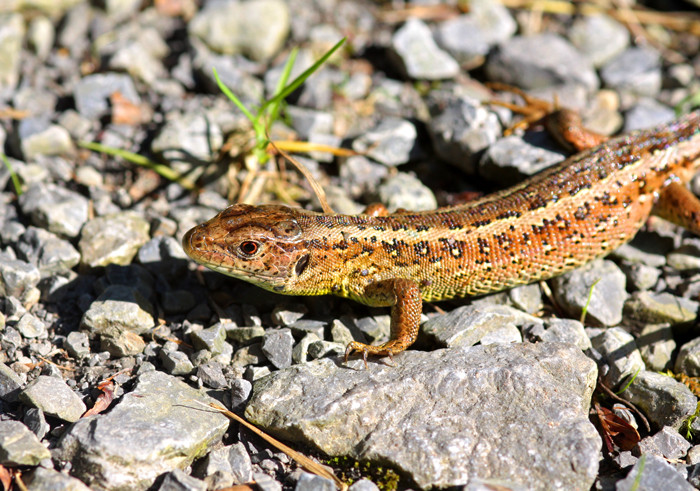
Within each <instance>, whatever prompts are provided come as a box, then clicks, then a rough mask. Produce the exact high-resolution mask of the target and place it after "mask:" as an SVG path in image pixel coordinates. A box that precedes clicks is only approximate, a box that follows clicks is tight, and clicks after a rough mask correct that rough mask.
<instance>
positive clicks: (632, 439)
mask: <svg viewBox="0 0 700 491" xmlns="http://www.w3.org/2000/svg"><path fill="white" fill-rule="evenodd" d="M593 408H594V409H595V412H596V415H597V416H598V422H599V423H600V426H601V429H602V430H603V440H604V441H605V446H606V447H607V449H608V452H611V453H612V452H613V451H614V450H615V448H614V446H613V443H614V444H615V445H617V447H618V448H620V449H621V450H632V449H633V448H634V447H635V446H636V445H637V443H639V441H640V440H641V437H640V436H639V432H637V429H636V428H635V427H634V426H632V425H631V424H630V423H629V422H627V421H626V420H624V419H623V418H621V417H620V416H618V415H617V414H615V413H614V412H613V411H611V410H610V409H608V408H606V407H602V406H601V405H599V404H598V403H597V402H596V403H594V404H593Z"/></svg>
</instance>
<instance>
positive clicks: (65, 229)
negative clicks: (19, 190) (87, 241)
mask: <svg viewBox="0 0 700 491" xmlns="http://www.w3.org/2000/svg"><path fill="white" fill-rule="evenodd" d="M19 204H20V206H21V207H22V213H24V214H25V215H28V216H29V217H30V218H31V220H32V223H33V224H34V225H36V226H37V227H39V228H43V229H46V230H48V231H49V232H53V233H54V234H57V235H59V236H63V237H68V238H74V237H77V236H78V234H79V233H80V229H81V228H82V227H83V225H84V224H85V222H87V219H88V200H87V198H85V197H84V196H82V195H80V194H78V193H76V192H74V191H70V190H69V189H66V188H64V187H59V186H58V185H56V184H44V183H36V184H33V185H31V186H30V187H29V189H27V191H26V192H25V193H23V194H22V195H21V196H20V197H19Z"/></svg>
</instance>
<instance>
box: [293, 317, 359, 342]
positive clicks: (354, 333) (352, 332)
mask: <svg viewBox="0 0 700 491" xmlns="http://www.w3.org/2000/svg"><path fill="white" fill-rule="evenodd" d="M361 335H362V333H361V332H360V330H359V329H357V327H355V326H354V324H351V325H346V324H345V323H344V322H343V321H342V320H341V319H333V324H332V325H331V340H332V341H333V342H336V343H341V344H348V343H350V342H352V341H354V340H355V339H356V337H361ZM307 336H309V337H314V338H316V340H318V338H317V337H316V335H315V334H312V333H309V334H308V335H307Z"/></svg>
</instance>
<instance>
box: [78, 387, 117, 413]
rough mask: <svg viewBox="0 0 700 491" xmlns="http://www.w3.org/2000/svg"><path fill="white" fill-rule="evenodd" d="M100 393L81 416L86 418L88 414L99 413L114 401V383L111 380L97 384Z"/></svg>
mask: <svg viewBox="0 0 700 491" xmlns="http://www.w3.org/2000/svg"><path fill="white" fill-rule="evenodd" d="M97 388H98V389H100V390H101V391H102V393H101V394H100V395H99V396H98V397H97V400H96V401H95V404H94V405H93V406H92V407H91V408H90V409H88V410H87V411H85V414H83V415H82V416H81V418H87V417H88V416H94V415H95V414H100V413H101V412H102V411H104V410H106V409H107V408H108V407H109V406H110V404H112V401H114V390H113V389H114V383H113V382H112V381H111V380H109V379H108V380H107V381H105V382H102V383H101V384H100V385H98V386H97Z"/></svg>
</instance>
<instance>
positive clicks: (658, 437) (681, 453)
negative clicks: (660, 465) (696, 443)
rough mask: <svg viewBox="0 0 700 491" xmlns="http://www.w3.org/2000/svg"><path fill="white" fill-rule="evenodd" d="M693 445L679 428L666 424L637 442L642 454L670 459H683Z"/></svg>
mask: <svg viewBox="0 0 700 491" xmlns="http://www.w3.org/2000/svg"><path fill="white" fill-rule="evenodd" d="M690 447H692V445H691V443H690V442H688V440H686V439H685V438H683V437H682V436H681V435H680V434H679V433H678V431H677V430H674V429H673V428H669V427H668V426H664V427H663V428H662V429H661V431H659V432H658V433H656V434H654V435H651V436H648V437H646V438H642V440H641V441H640V442H639V443H638V444H637V450H638V451H639V453H640V454H642V455H644V454H653V455H657V456H659V457H663V458H665V459H668V460H676V459H682V458H683V457H685V455H686V454H687V453H688V449H690Z"/></svg>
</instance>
